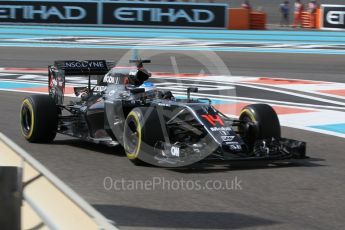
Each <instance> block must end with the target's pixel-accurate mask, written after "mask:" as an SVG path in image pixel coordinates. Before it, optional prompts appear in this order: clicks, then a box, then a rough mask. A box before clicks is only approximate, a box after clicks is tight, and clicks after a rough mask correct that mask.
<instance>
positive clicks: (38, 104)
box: [20, 95, 58, 143]
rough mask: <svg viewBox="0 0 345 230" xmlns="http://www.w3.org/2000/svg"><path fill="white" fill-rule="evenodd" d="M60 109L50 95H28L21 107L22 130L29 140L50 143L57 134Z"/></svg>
mask: <svg viewBox="0 0 345 230" xmlns="http://www.w3.org/2000/svg"><path fill="white" fill-rule="evenodd" d="M57 123H58V110H57V107H56V105H55V103H54V101H53V99H52V98H50V97H49V96H48V95H31V96H28V97H26V98H25V99H24V100H23V102H22V105H21V109H20V124H21V131H22V134H23V136H24V137H25V139H27V140H28V141H29V142H37V143H49V142H52V141H53V140H54V138H55V136H56V130H57Z"/></svg>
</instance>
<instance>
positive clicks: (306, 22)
mask: <svg viewBox="0 0 345 230" xmlns="http://www.w3.org/2000/svg"><path fill="white" fill-rule="evenodd" d="M301 22H302V23H301V24H302V28H310V29H313V28H316V13H310V12H307V11H303V12H302V15H301Z"/></svg>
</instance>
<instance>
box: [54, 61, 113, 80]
mask: <svg viewBox="0 0 345 230" xmlns="http://www.w3.org/2000/svg"><path fill="white" fill-rule="evenodd" d="M114 66H115V62H108V61H105V60H85V61H73V60H69V61H55V62H54V67H56V68H57V69H59V70H64V73H65V76H73V75H85V76H89V75H104V74H106V73H107V72H108V71H109V70H110V69H111V68H113V67H114Z"/></svg>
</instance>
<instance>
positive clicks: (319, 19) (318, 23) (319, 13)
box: [315, 8, 322, 29]
mask: <svg viewBox="0 0 345 230" xmlns="http://www.w3.org/2000/svg"><path fill="white" fill-rule="evenodd" d="M315 27H316V29H321V27H322V10H321V9H320V8H318V9H316V16H315Z"/></svg>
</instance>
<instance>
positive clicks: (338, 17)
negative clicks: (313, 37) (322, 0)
mask: <svg viewBox="0 0 345 230" xmlns="http://www.w3.org/2000/svg"><path fill="white" fill-rule="evenodd" d="M321 11H322V16H321V17H322V29H325V30H345V5H321Z"/></svg>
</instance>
